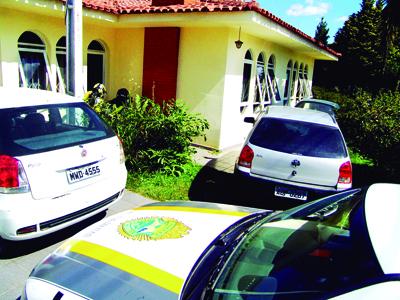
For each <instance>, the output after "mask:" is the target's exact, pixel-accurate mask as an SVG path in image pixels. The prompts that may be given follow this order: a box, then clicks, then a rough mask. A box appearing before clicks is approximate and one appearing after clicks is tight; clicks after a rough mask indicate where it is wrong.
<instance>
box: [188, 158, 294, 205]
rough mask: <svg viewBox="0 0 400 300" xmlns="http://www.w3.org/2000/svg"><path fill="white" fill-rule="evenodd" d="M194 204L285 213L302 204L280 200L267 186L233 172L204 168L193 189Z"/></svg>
mask: <svg viewBox="0 0 400 300" xmlns="http://www.w3.org/2000/svg"><path fill="white" fill-rule="evenodd" d="M189 198H190V200H192V201H201V202H216V203H224V204H233V205H241V206H251V207H257V208H263V209H272V210H281V209H287V208H290V207H293V206H295V205H298V204H301V203H299V202H298V201H291V200H290V199H287V200H286V199H283V198H276V197H274V196H273V191H272V189H270V188H269V187H265V186H264V185H261V184H258V183H254V182H250V181H247V180H244V179H243V178H241V177H239V176H237V175H235V174H233V173H229V172H224V171H220V170H217V169H215V168H213V167H211V166H204V167H203V168H202V169H201V170H200V172H199V173H198V174H197V176H196V178H195V179H194V181H193V182H192V185H191V187H190V190H189Z"/></svg>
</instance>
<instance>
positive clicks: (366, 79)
mask: <svg viewBox="0 0 400 300" xmlns="http://www.w3.org/2000/svg"><path fill="white" fill-rule="evenodd" d="M382 24H383V23H382V8H381V7H379V6H375V4H374V1H373V0H363V1H362V3H361V9H360V10H359V11H358V12H357V13H354V14H352V15H351V16H350V17H349V19H348V20H347V21H346V22H345V24H344V26H343V27H342V28H341V29H339V31H338V32H337V33H336V35H335V42H334V44H333V45H332V47H333V48H334V49H335V50H337V51H338V52H340V53H342V57H341V58H340V60H339V63H338V66H337V68H338V69H339V72H340V75H339V74H337V75H339V76H340V77H339V78H338V81H339V83H338V84H339V85H340V86H342V87H343V86H346V85H347V86H351V87H354V86H360V87H364V88H367V89H372V90H373V89H378V88H379V87H380V86H381V84H382V82H381V75H382V68H383V58H384V55H383V53H384V51H383V43H382Z"/></svg>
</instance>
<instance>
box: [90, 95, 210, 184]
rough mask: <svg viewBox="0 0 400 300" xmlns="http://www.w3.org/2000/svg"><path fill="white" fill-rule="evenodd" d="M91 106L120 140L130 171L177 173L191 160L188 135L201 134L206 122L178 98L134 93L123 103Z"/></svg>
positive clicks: (205, 127) (190, 139) (104, 103)
mask: <svg viewBox="0 0 400 300" xmlns="http://www.w3.org/2000/svg"><path fill="white" fill-rule="evenodd" d="M94 109H95V110H96V112H97V113H98V114H100V116H101V117H102V118H103V119H104V120H105V121H106V122H107V123H109V124H110V125H111V126H112V128H113V129H114V130H115V131H116V132H117V133H118V135H119V137H120V138H121V140H122V141H123V144H124V151H125V156H126V165H127V167H128V169H129V170H131V171H141V172H154V171H162V172H164V173H167V174H171V175H177V176H179V175H180V174H181V173H182V172H183V171H184V169H183V167H182V166H183V165H185V164H187V163H189V162H190V161H191V159H192V158H191V157H192V153H193V151H194V150H193V147H192V146H191V143H192V139H193V138H194V137H197V136H204V137H205V135H204V132H205V130H206V129H208V127H209V125H208V122H207V120H205V119H204V118H203V117H201V116H200V115H198V114H191V113H189V112H188V110H187V108H186V106H185V104H184V103H183V102H182V101H179V100H177V101H170V102H164V104H163V105H162V106H160V105H158V104H156V103H155V102H154V101H152V100H151V99H147V98H143V97H140V96H137V97H135V98H134V99H132V101H131V102H130V103H129V105H126V106H120V107H116V106H115V105H110V104H109V103H107V102H104V101H103V102H100V103H99V104H97V105H95V107H94Z"/></svg>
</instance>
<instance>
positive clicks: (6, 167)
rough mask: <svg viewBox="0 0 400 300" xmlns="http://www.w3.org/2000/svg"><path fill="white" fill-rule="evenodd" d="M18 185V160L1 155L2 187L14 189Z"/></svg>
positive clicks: (0, 177) (0, 175) (0, 178)
mask: <svg viewBox="0 0 400 300" xmlns="http://www.w3.org/2000/svg"><path fill="white" fill-rule="evenodd" d="M18 185H19V182H18V160H16V159H15V158H13V157H11V156H7V155H0V187H4V188H13V187H18Z"/></svg>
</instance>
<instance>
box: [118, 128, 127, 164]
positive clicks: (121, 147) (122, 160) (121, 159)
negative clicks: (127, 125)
mask: <svg viewBox="0 0 400 300" xmlns="http://www.w3.org/2000/svg"><path fill="white" fill-rule="evenodd" d="M117 137H118V141H119V162H120V163H121V164H124V163H125V153H124V145H123V143H122V140H121V138H120V137H119V136H118V135H117Z"/></svg>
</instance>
